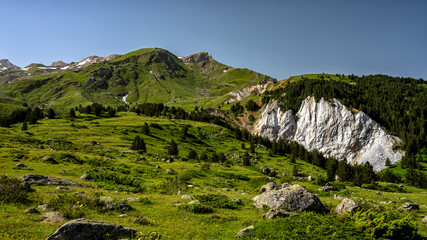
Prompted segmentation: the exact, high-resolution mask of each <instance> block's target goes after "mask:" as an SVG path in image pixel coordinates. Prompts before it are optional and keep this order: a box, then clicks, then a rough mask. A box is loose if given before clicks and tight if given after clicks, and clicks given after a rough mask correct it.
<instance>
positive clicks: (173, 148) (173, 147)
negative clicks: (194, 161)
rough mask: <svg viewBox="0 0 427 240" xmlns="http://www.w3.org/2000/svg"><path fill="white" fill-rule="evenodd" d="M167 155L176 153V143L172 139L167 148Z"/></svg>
mask: <svg viewBox="0 0 427 240" xmlns="http://www.w3.org/2000/svg"><path fill="white" fill-rule="evenodd" d="M168 153H169V155H171V156H172V155H175V156H176V155H178V145H177V144H176V142H175V141H174V140H173V139H172V140H171V142H170V145H169V148H168Z"/></svg>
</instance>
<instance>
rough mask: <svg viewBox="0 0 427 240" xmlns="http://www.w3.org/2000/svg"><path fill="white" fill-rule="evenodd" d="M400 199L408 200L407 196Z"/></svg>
mask: <svg viewBox="0 0 427 240" xmlns="http://www.w3.org/2000/svg"><path fill="white" fill-rule="evenodd" d="M400 200H408V198H407V197H403V198H401V199H400Z"/></svg>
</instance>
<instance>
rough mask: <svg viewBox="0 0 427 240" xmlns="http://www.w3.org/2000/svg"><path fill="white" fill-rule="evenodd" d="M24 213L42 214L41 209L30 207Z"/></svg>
mask: <svg viewBox="0 0 427 240" xmlns="http://www.w3.org/2000/svg"><path fill="white" fill-rule="evenodd" d="M24 213H25V214H40V212H39V210H37V209H35V208H29V209H27V210H25V212H24Z"/></svg>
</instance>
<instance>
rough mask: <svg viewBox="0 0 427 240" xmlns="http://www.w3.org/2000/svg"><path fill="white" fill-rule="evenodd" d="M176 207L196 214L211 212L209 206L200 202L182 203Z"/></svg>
mask: <svg viewBox="0 0 427 240" xmlns="http://www.w3.org/2000/svg"><path fill="white" fill-rule="evenodd" d="M178 209H179V210H185V211H188V212H192V213H198V214H206V213H213V209H212V208H211V207H207V206H204V205H202V204H184V205H180V206H179V207H178Z"/></svg>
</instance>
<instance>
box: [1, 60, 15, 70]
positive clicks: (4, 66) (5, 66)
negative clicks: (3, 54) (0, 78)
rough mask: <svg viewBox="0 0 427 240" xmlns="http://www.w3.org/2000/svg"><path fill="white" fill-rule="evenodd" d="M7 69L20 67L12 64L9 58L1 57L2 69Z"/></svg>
mask: <svg viewBox="0 0 427 240" xmlns="http://www.w3.org/2000/svg"><path fill="white" fill-rule="evenodd" d="M6 69H19V67H18V66H16V65H14V64H12V63H11V62H10V61H9V60H8V59H0V70H6Z"/></svg>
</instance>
